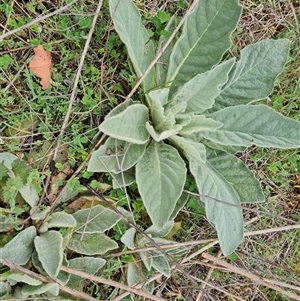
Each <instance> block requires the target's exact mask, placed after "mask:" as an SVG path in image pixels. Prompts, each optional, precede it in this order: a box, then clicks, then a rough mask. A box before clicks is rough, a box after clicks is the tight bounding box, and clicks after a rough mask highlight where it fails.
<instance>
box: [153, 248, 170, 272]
mask: <svg viewBox="0 0 300 301" xmlns="http://www.w3.org/2000/svg"><path fill="white" fill-rule="evenodd" d="M155 253H156V252H155ZM155 253H154V254H153V262H152V267H153V268H154V269H155V270H156V271H158V272H159V273H162V274H163V275H164V276H166V277H170V275H171V274H170V272H171V269H170V265H169V263H168V261H167V260H166V258H165V257H164V256H163V255H157V254H155Z"/></svg>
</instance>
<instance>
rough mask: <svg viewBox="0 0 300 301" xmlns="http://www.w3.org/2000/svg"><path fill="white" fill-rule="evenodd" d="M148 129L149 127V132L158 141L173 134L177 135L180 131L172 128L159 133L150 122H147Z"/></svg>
mask: <svg viewBox="0 0 300 301" xmlns="http://www.w3.org/2000/svg"><path fill="white" fill-rule="evenodd" d="M146 129H147V131H148V133H149V134H150V136H151V137H152V138H153V139H154V140H155V141H156V142H159V141H162V140H164V139H167V138H169V137H171V136H173V135H176V134H177V133H178V131H177V130H176V129H170V130H167V131H163V132H161V133H158V132H157V131H156V130H155V129H154V128H153V126H152V125H151V124H150V123H149V122H146Z"/></svg>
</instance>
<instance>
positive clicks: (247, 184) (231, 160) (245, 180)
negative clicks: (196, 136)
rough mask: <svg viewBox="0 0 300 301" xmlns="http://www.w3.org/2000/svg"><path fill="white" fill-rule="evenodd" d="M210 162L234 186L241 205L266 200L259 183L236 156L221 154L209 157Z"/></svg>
mask: <svg viewBox="0 0 300 301" xmlns="http://www.w3.org/2000/svg"><path fill="white" fill-rule="evenodd" d="M208 162H209V163H210V164H211V166H213V168H214V169H215V170H216V171H217V172H218V173H219V174H221V175H222V176H223V177H224V179H226V181H227V182H228V183H230V184H231V185H232V187H233V189H234V190H235V192H236V194H237V196H238V197H239V201H240V202H241V203H257V202H263V201H264V200H265V197H264V194H263V191H262V189H261V186H260V183H259V181H258V180H257V179H256V178H255V177H254V175H253V173H252V172H251V171H250V170H249V169H248V168H247V166H246V165H245V164H244V163H243V162H242V161H241V160H240V159H238V158H237V157H236V156H234V155H230V154H226V153H221V152H219V153H218V154H217V155H215V156H209V157H208Z"/></svg>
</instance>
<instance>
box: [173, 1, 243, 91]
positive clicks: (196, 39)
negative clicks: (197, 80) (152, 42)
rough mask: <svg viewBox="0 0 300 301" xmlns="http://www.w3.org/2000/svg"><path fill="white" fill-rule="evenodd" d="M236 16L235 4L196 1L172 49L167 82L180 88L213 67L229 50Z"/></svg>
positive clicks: (236, 8) (236, 3) (239, 7)
mask: <svg viewBox="0 0 300 301" xmlns="http://www.w3.org/2000/svg"><path fill="white" fill-rule="evenodd" d="M240 14H241V6H239V5H238V1H237V0H213V1H211V0H199V1H198V3H197V5H196V7H195V8H194V10H193V11H192V13H191V14H190V15H189V16H188V19H187V21H186V22H185V24H184V26H183V30H182V35H181V37H180V38H179V39H178V41H177V42H176V44H175V46H174V48H173V52H172V54H171V57H170V65H169V69H168V76H167V81H175V82H174V85H176V86H177V87H180V86H181V85H182V84H183V83H186V82H187V81H189V80H190V79H191V78H193V77H194V76H195V75H197V74H199V73H204V72H206V71H207V70H210V69H211V68H212V67H213V66H214V65H216V64H217V63H218V62H219V61H220V60H221V58H222V56H223V54H224V52H225V51H226V50H227V49H228V48H229V47H230V35H231V33H232V32H233V30H234V29H235V27H236V24H237V22H238V20H239V17H240Z"/></svg>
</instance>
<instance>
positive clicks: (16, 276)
mask: <svg viewBox="0 0 300 301" xmlns="http://www.w3.org/2000/svg"><path fill="white" fill-rule="evenodd" d="M7 279H8V281H9V283H10V284H11V285H15V284H17V283H18V282H23V283H27V284H30V285H34V286H36V285H40V284H42V283H43V282H42V281H40V280H37V279H34V278H32V277H30V276H28V275H25V274H22V273H11V274H9V276H8V278H7Z"/></svg>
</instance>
